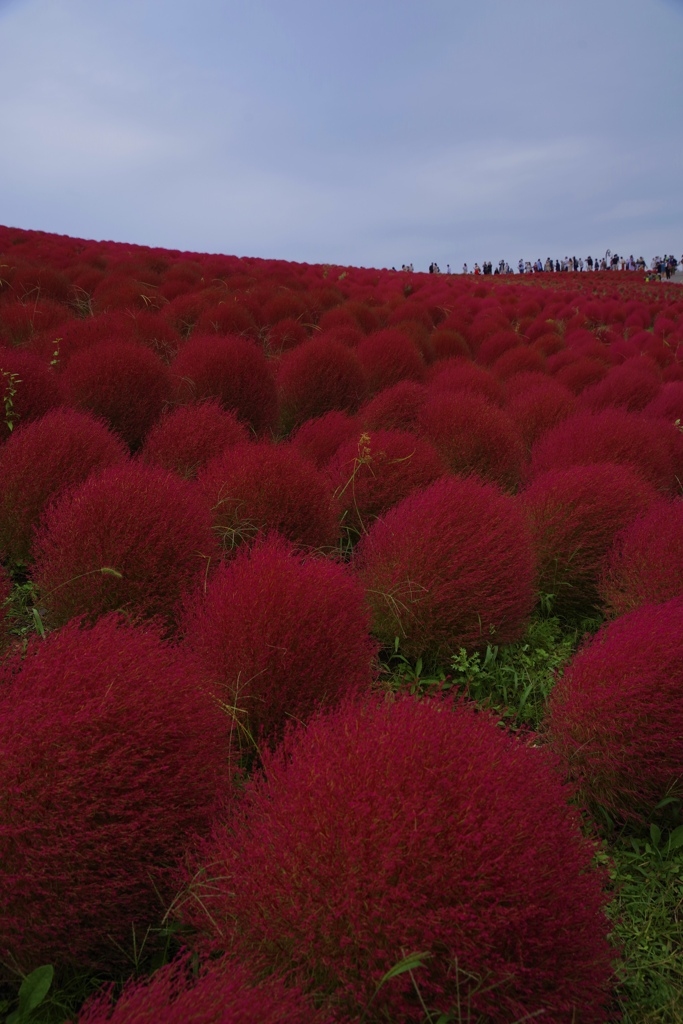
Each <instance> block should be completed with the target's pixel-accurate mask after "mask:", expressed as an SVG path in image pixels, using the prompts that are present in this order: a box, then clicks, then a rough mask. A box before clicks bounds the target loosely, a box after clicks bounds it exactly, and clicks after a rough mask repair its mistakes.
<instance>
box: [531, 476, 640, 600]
mask: <svg viewBox="0 0 683 1024" xmlns="http://www.w3.org/2000/svg"><path fill="white" fill-rule="evenodd" d="M656 499H657V492H656V491H655V490H654V488H653V487H652V485H651V484H649V483H648V482H647V481H646V480H644V479H643V478H642V477H641V476H640V475H639V474H638V473H636V472H635V471H634V470H632V469H630V468H629V467H627V466H617V465H615V464H614V463H597V464H595V465H593V466H570V467H569V468H568V469H556V470H550V471H549V472H548V473H543V474H542V475H541V476H538V477H537V478H536V479H535V480H534V482H533V483H532V484H531V486H530V487H528V488H527V490H526V491H523V492H522V494H521V495H520V500H521V502H522V505H523V507H524V508H525V509H526V511H527V514H528V517H529V524H530V527H531V532H532V536H533V540H534V547H535V551H536V560H537V564H538V586H539V590H540V591H541V593H544V594H552V595H553V597H554V603H553V607H554V608H555V609H556V610H557V611H558V612H561V613H562V614H567V613H587V612H590V611H591V610H592V609H594V608H595V606H596V605H597V604H598V594H597V589H596V587H597V581H598V577H599V575H600V572H601V571H602V567H603V562H604V559H605V557H606V555H607V552H608V551H609V549H610V547H611V545H612V543H613V542H614V538H615V537H616V535H617V534H618V533H619V531H620V530H622V529H623V528H624V527H625V526H627V525H628V524H629V523H630V522H632V520H633V519H635V517H636V516H637V515H639V513H641V512H643V511H644V510H645V509H646V508H648V507H649V505H651V504H652V502H654V501H655V500H656Z"/></svg>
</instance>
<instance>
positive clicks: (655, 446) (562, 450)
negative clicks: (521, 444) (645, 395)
mask: <svg viewBox="0 0 683 1024" xmlns="http://www.w3.org/2000/svg"><path fill="white" fill-rule="evenodd" d="M679 440H680V438H679V437H678V434H677V431H676V429H675V427H674V426H673V425H672V424H670V423H666V422H664V421H662V420H654V419H650V418H649V417H646V416H643V415H640V414H638V413H633V412H628V411H627V410H626V409H603V410H602V411H600V412H591V411H588V410H586V411H585V412H584V411H580V412H577V413H574V414H573V415H572V416H568V417H567V419H565V420H563V421H562V422H561V423H558V425H557V426H556V427H553V428H552V429H551V430H548V431H546V433H545V434H543V435H542V436H541V437H540V438H539V440H538V441H537V442H536V443H535V444H534V446H533V448H532V450H531V466H530V475H531V476H532V477H533V476H538V475H539V474H540V473H545V472H547V470H549V469H566V468H568V467H569V466H590V465H592V464H593V463H595V462H616V463H618V464H619V465H623V466H630V467H631V468H632V469H635V470H637V471H638V472H639V473H641V474H642V476H644V477H645V478H646V479H647V480H649V481H650V483H652V484H654V486H655V487H657V488H658V489H659V490H662V491H668V490H674V491H675V490H677V489H678V484H677V481H676V443H677V442H678V441H679Z"/></svg>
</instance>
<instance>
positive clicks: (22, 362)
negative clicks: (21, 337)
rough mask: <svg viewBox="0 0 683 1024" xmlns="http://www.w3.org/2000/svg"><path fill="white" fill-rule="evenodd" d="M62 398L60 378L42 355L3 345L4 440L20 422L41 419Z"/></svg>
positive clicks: (0, 409)
mask: <svg viewBox="0 0 683 1024" xmlns="http://www.w3.org/2000/svg"><path fill="white" fill-rule="evenodd" d="M12 391H14V394H12ZM61 402H62V388H61V384H60V381H59V378H58V377H57V374H56V373H54V371H53V370H52V369H51V367H50V366H48V365H47V364H46V363H44V362H43V360H42V359H40V357H39V356H37V355H36V354H35V353H34V352H26V351H19V350H17V349H7V348H0V442H1V441H3V440H5V439H6V438H8V437H9V436H10V434H11V433H12V430H16V429H17V427H18V426H19V424H22V425H23V424H25V423H30V422H31V420H37V419H39V418H40V417H41V416H44V415H45V413H46V412H49V411H50V409H54V408H55V407H56V406H58V405H60V404H61ZM10 424H11V428H10Z"/></svg>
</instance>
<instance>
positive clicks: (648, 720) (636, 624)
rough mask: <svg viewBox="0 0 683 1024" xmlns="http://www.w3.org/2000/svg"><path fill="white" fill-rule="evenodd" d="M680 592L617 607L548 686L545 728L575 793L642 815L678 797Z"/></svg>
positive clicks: (682, 760)
mask: <svg viewBox="0 0 683 1024" xmlns="http://www.w3.org/2000/svg"><path fill="white" fill-rule="evenodd" d="M681 666H683V598H680V597H677V598H674V599H673V600H671V601H668V602H666V603H665V604H648V605H643V606H642V607H640V608H637V609H635V610H634V611H632V612H629V613H628V614H626V615H622V616H621V617H620V618H618V619H616V620H615V621H614V622H611V623H609V624H608V625H607V626H604V627H603V629H602V630H601V631H600V632H599V633H598V634H597V636H595V637H594V638H593V640H592V641H591V642H590V643H588V644H587V645H586V646H584V647H583V648H582V649H581V650H580V651H579V653H578V654H577V655H576V656H575V657H574V659H573V661H572V662H571V663H570V664H569V665H568V666H567V668H565V671H564V675H563V676H562V678H561V679H559V680H558V681H557V682H556V684H555V686H554V688H553V691H552V693H551V695H550V701H549V707H548V715H547V719H546V722H545V730H546V732H547V736H548V739H549V742H550V744H551V746H552V748H553V749H554V750H555V751H556V752H557V753H558V755H559V756H560V757H561V759H562V761H563V763H564V765H565V768H566V772H567V774H568V776H569V777H570V778H571V780H572V781H573V782H574V784H575V785H576V786H577V787H578V794H579V798H580V800H581V801H582V802H583V803H584V804H585V805H587V806H588V807H589V808H590V809H591V810H592V811H593V812H594V813H595V812H596V811H597V809H598V808H599V807H602V808H604V809H605V810H607V811H608V813H609V814H611V815H612V816H614V817H616V818H619V819H621V820H624V819H625V820H636V821H638V820H640V821H642V820H643V819H645V820H647V818H649V817H650V815H652V813H653V812H654V809H655V806H656V805H657V804H658V803H659V801H660V800H661V799H663V797H665V796H672V797H674V798H679V799H680V798H683V747H682V746H681V736H682V735H683V674H682V672H681Z"/></svg>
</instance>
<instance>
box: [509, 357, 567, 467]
mask: <svg viewBox="0 0 683 1024" xmlns="http://www.w3.org/2000/svg"><path fill="white" fill-rule="evenodd" d="M531 377H532V374H530V373H529V374H526V373H520V374H519V375H518V376H516V377H515V378H514V379H513V381H509V382H508V391H509V398H508V403H507V405H506V407H505V411H506V412H507V414H508V415H509V416H510V417H511V418H512V420H513V421H514V422H515V423H516V425H517V428H518V430H519V432H520V434H521V437H522V441H523V442H524V445H525V447H526V448H527V449H528V450H530V449H531V447H532V446H533V444H534V443H535V442H536V441H537V440H538V438H539V437H541V435H542V434H544V433H545V432H546V431H547V430H550V428H551V427H554V426H556V425H557V424H558V423H561V422H562V420H565V419H566V418H567V417H568V416H571V414H572V413H573V412H574V411H575V410H576V398H575V396H574V395H573V394H572V392H571V391H570V390H569V388H566V387H564V385H562V384H560V383H559V382H558V381H556V380H554V379H553V378H552V377H546V376H543V377H541V379H540V380H539V379H538V378H537V375H536V374H533V378H534V379H533V380H532V379H531ZM516 382H519V390H518V391H514V392H513V390H512V388H513V386H515V385H516Z"/></svg>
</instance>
